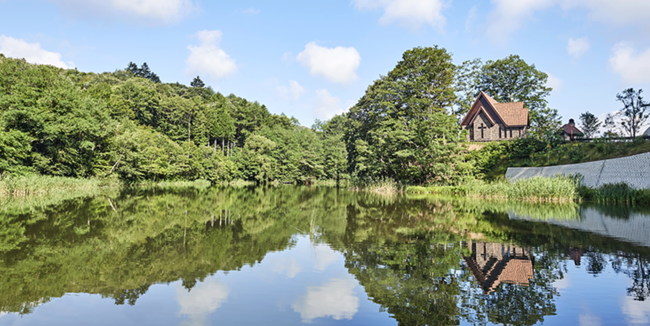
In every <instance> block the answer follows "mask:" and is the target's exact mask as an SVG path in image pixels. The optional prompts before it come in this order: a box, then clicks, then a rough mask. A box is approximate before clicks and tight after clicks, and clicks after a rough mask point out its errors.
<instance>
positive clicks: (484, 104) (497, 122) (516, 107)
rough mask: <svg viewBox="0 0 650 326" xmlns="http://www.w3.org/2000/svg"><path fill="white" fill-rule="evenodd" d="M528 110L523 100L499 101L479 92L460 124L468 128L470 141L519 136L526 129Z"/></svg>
mask: <svg viewBox="0 0 650 326" xmlns="http://www.w3.org/2000/svg"><path fill="white" fill-rule="evenodd" d="M528 111H529V110H528V109H527V108H525V107H524V102H511V103H499V102H497V101H496V100H495V99H493V98H492V97H490V95H487V94H486V93H484V92H481V93H479V95H478V97H477V98H476V101H474V104H473V105H472V107H471V108H470V110H469V112H468V113H467V115H466V116H465V118H463V121H462V122H461V123H460V126H461V128H463V129H467V130H469V135H468V140H470V141H497V140H505V139H514V138H521V137H524V136H526V132H527V131H528V127H529V116H528Z"/></svg>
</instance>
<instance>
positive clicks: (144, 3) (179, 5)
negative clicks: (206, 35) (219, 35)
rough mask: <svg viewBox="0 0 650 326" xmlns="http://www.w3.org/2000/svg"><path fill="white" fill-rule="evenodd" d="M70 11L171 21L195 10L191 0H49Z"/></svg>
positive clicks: (163, 21) (84, 14)
mask: <svg viewBox="0 0 650 326" xmlns="http://www.w3.org/2000/svg"><path fill="white" fill-rule="evenodd" d="M49 1H50V2H53V3H55V4H58V5H60V6H62V7H63V8H64V9H65V10H67V11H68V12H70V13H75V14H80V15H83V16H87V15H92V16H99V17H104V18H111V19H119V20H122V19H125V18H126V19H138V20H144V21H146V22H149V23H171V22H177V21H180V20H182V19H183V18H185V17H187V16H188V15H190V14H191V13H192V12H194V11H196V10H197V6H196V5H195V4H194V3H193V2H192V1H191V0H49Z"/></svg>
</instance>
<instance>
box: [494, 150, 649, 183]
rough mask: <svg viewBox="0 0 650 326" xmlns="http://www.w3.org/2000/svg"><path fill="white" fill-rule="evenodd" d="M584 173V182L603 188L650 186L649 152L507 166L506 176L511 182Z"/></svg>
mask: <svg viewBox="0 0 650 326" xmlns="http://www.w3.org/2000/svg"><path fill="white" fill-rule="evenodd" d="M578 173H579V174H581V175H582V176H583V177H584V180H583V182H584V184H585V185H586V186H589V187H600V186H602V185H604V184H607V183H618V182H625V183H627V184H628V185H630V186H631V187H633V188H637V189H650V153H644V154H638V155H633V156H628V157H621V158H615V159H611V160H603V161H595V162H587V163H578V164H567V165H556V166H545V167H538V168H508V171H507V172H506V178H507V179H508V180H510V181H516V180H519V179H528V178H532V177H553V176H556V175H558V174H560V175H565V176H566V175H576V174H578Z"/></svg>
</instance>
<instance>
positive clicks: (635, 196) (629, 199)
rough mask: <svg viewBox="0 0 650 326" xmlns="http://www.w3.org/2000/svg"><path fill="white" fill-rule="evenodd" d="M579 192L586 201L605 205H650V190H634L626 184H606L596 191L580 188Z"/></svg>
mask: <svg viewBox="0 0 650 326" xmlns="http://www.w3.org/2000/svg"><path fill="white" fill-rule="evenodd" d="M578 192H579V193H580V196H581V197H582V198H583V199H584V200H587V201H593V202H598V203H603V204H644V205H650V189H634V188H632V187H630V186H629V185H627V184H626V183H615V184H605V185H603V186H601V187H599V188H596V189H594V188H588V187H579V188H578Z"/></svg>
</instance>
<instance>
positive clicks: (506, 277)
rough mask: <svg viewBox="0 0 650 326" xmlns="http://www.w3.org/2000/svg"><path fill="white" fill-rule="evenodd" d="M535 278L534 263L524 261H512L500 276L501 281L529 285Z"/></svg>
mask: <svg viewBox="0 0 650 326" xmlns="http://www.w3.org/2000/svg"><path fill="white" fill-rule="evenodd" d="M533 277H534V274H533V262H531V261H530V260H524V259H512V260H510V261H508V264H507V265H506V267H505V268H504V269H503V271H502V272H501V274H499V281H501V282H506V283H516V284H522V285H528V282H529V280H530V279H532V278H533Z"/></svg>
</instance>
